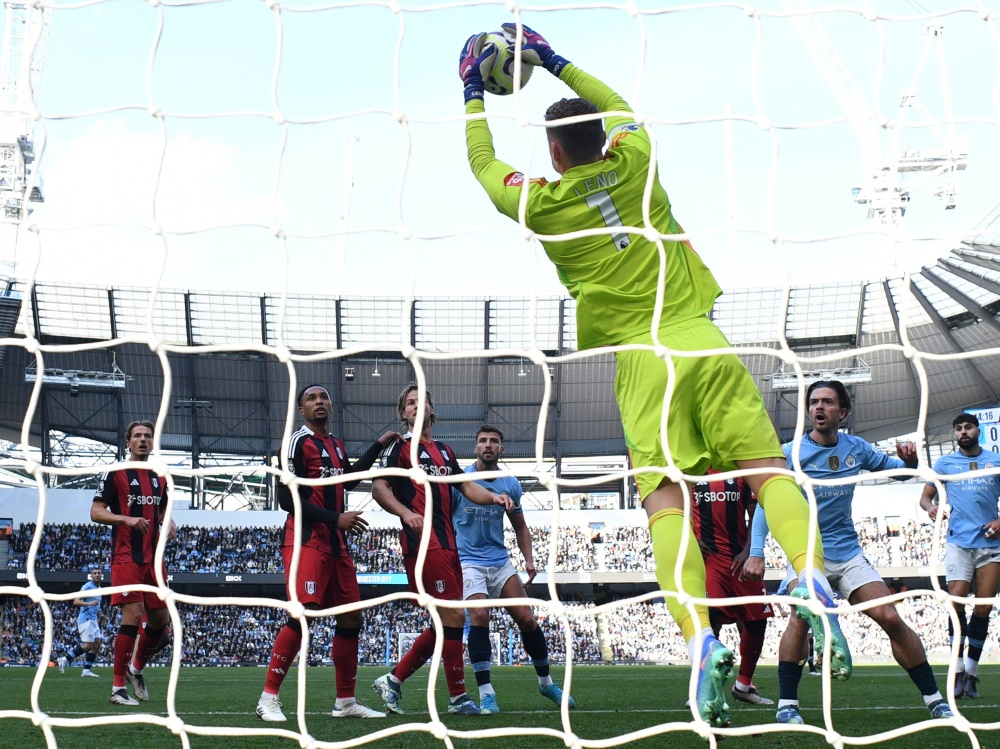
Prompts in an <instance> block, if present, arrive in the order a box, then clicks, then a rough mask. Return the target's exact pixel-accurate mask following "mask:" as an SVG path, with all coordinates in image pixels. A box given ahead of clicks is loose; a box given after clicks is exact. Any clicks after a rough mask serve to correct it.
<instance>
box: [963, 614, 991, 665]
mask: <svg viewBox="0 0 1000 749" xmlns="http://www.w3.org/2000/svg"><path fill="white" fill-rule="evenodd" d="M989 628H990V619H989V617H987V616H976V615H975V614H973V615H972V616H971V617H970V618H969V654H968V656H966V658H965V673H967V674H969V675H970V676H976V675H977V674H978V673H979V658H980V656H982V654H983V647H984V646H985V645H986V635H987V634H988V633H989Z"/></svg>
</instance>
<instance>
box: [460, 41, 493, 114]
mask: <svg viewBox="0 0 1000 749" xmlns="http://www.w3.org/2000/svg"><path fill="white" fill-rule="evenodd" d="M485 39H486V33H485V32H483V33H482V34H473V35H472V36H470V37H469V38H468V39H466V40H465V46H464V47H462V53H461V55H460V56H459V58H458V74H459V76H461V78H462V83H463V84H464V85H465V102H466V103H469V101H471V100H472V99H482V98H483V92H484V90H485V89H484V86H483V79H484V78H487V77H489V74H490V71H491V70H492V69H493V63H494V62H496V58H497V48H496V45H494V44H487V45H485V46H484V45H483V41H484V40H485Z"/></svg>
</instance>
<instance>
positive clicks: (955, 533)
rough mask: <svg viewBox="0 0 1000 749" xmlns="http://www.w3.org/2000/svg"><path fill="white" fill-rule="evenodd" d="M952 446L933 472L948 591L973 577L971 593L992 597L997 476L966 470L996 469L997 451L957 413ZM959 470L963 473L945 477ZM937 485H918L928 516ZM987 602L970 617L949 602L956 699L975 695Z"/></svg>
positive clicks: (960, 589)
mask: <svg viewBox="0 0 1000 749" xmlns="http://www.w3.org/2000/svg"><path fill="white" fill-rule="evenodd" d="M952 427H953V429H954V432H955V441H956V442H957V443H958V449H957V450H955V451H954V452H952V453H949V454H948V455H942V456H941V457H940V458H938V460H937V462H935V463H934V473H936V474H938V475H939V476H940V477H941V479H942V481H943V482H944V488H945V492H946V495H947V496H946V499H947V502H948V507H949V508H950V512H949V515H948V536H947V542H946V543H945V554H944V567H945V579H946V580H947V581H948V592H949V593H951V594H952V595H953V596H958V597H961V598H965V597H966V596H968V595H969V594H970V593H971V591H972V584H973V582H975V587H976V597H977V598H989V599H993V598H995V597H996V594H997V589H998V587H1000V519H998V515H997V505H998V502H1000V475H998V474H997V473H995V472H994V473H992V474H986V475H982V474H980V475H968V474H971V473H973V472H980V471H989V470H991V469H992V470H994V471H996V469H998V468H1000V454H997V453H995V452H993V451H991V450H985V449H983V447H982V446H981V445H980V444H979V419H977V418H976V417H975V416H974V415H973V414H967V413H961V414H959V415H958V416H956V417H955V418H954V420H953V421H952ZM957 474H962V475H964V476H965V478H955V479H948V478H947V477H948V476H955V475H957ZM937 495H938V488H937V486H936V485H935V484H927V485H925V486H924V491H923V494H922V495H921V497H920V506H921V507H922V508H923V509H924V510H926V511H927V514H928V515H929V516H930V518H931V520H934V519H936V518H937V514H938V505H937ZM992 611H993V604H992V603H985V604H980V605H978V606H976V607H974V608H973V610H972V617H971V618H970V619H969V620H968V622H966V619H965V604H958V603H956V604H955V613H956V614H957V615H958V623H959V642H958V662H957V663H956V664H955V690H954V695H955V698H956V699H959V698H961V697H969V698H970V699H979V658H980V656H981V655H982V654H983V646H984V645H985V643H986V636H987V634H989V626H990V613H991V612H992ZM948 634H949V636H950V637H951V638H952V639H954V634H955V633H954V625H953V624H952V619H951V617H950V616H949V617H948ZM966 636H968V638H969V653H968V655H967V656H966V657H965V659H964V662H963V659H962V650H963V648H964V640H965V638H966Z"/></svg>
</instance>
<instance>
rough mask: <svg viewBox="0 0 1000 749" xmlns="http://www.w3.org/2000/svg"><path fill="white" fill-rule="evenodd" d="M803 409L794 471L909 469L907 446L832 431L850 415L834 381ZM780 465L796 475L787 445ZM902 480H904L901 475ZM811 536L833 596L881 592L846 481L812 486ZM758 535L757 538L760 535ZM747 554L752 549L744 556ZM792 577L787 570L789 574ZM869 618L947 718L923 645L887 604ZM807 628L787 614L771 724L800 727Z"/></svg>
mask: <svg viewBox="0 0 1000 749" xmlns="http://www.w3.org/2000/svg"><path fill="white" fill-rule="evenodd" d="M806 404H807V405H808V407H809V418H810V420H811V421H812V430H811V431H810V432H808V433H807V434H805V435H803V436H802V440H801V442H800V448H799V450H800V452H799V458H800V462H801V466H802V470H803V471H804V472H805V473H806V474H807V475H808V476H809V477H810V478H814V479H822V480H832V479H839V478H845V477H849V476H857V475H858V474H860V473H861V471H863V470H867V471H885V470H890V469H893V468H916V466H917V453H916V447H915V446H914V444H913V443H912V442H903V443H900V444H898V445H897V446H896V452H897V454H898V455H899V458H893V457H890V456H889V455H886V454H885V453H882V452H879V451H878V450H876V449H874V448H873V447H872V446H871V445H869V444H868V443H867V442H865V441H864V440H862V439H859V438H857V437H854V436H852V435H850V434H844V433H842V432H841V431H840V425H841V423H842V422H844V421H845V420H846V419H847V415H848V414H849V413H850V412H851V397H850V395H849V394H848V392H847V388H846V387H844V384H843V383H842V382H839V381H838V380H820V381H818V382H814V383H812V384H811V385H810V386H809V388H808V389H807V391H806ZM785 455H786V456H787V459H788V467H789V468H790V469H793V470H797V466H796V465H795V461H794V459H793V451H792V445H786V446H785ZM901 478H903V479H905V478H906V477H905V476H904V477H901ZM813 490H814V493H815V495H816V508H817V514H818V518H819V531H820V535H821V536H822V539H823V555H824V557H825V559H826V577H827V579H828V580H829V581H830V584H831V585H832V586H834V587H835V588H837V589H839V590H840V594H841V595H842V596H843V597H844V598H846V599H847V600H848V602H850V603H851V605H856V604H859V603H864V602H867V601H872V600H875V599H877V598H882V597H884V596H888V595H889V588H888V587H887V586H886V584H885V582H884V581H883V580H882V577H881V575H879V573H878V571H877V570H876V569H875V568H874V567H873V566H872V565H871V563H870V562H869V561H868V560H867V559H865V555H864V552H863V551H862V549H861V543H860V542H859V541H858V535H857V532H856V531H855V529H854V520H853V518H852V515H851V503H852V501H853V499H854V484H846V485H841V486H814V487H813ZM764 515H765V513H763V512H760V511H758V512H756V513H754V541H753V543H752V545H751V546H752V548H754V549H759V548H763V538H765V537H766V535H767V532H766V530H763V527H764V526H765V525H766V520H765V518H764ZM762 532H763V535H761V533H762ZM751 553H753V552H751ZM791 574H793V575H794V572H793V573H791ZM864 613H865V614H867V615H868V616H869V617H871V619H873V620H874V621H875V623H876V624H878V625H879V626H880V627H881V628H882V629H883V630H884V631H885V633H886V634H887V635H888V636H889V641H890V642H891V643H892V654H893V656H894V657H895V658H896V662H897V663H899V665H900V666H902V667H903V668H904V669H905V670H906V672H907V674H909V676H910V678H911V679H912V680H913V683H914V684H916V686H917V688H918V689H919V690H920V694H921V695H922V696H923V699H924V704H926V705H927V707H928V708H929V709H930V711H931V715H932V716H933V717H935V718H948V717H951V715H952V712H951V708H950V707H949V706H948V703H947V702H946V701H945V700H944V698H943V697H942V696H941V692H940V691H939V690H938V687H937V680H936V679H935V678H934V672H933V671H932V670H931V667H930V664H928V662H927V654H926V652H925V650H924V646H923V643H922V642H921V641H920V638H919V637H918V636H917V634H916V632H914V631H913V630H912V629H911V628H910V627H909V625H908V624H907V623H906V622H905V621H903V619H902V618H901V617H900V616H899V613H898V612H897V611H896V607H895V606H894V605H893V604H892V603H888V602H886V603H882V604H879V605H876V606H873V607H872V608H869V609H865V611H864ZM808 629H809V625H808V624H807V623H806V622H805V621H804V620H802V619H799V618H797V617H794V616H793V617H789V620H788V628H787V629H786V630H785V634H784V636H783V637H782V638H781V644H780V646H779V648H778V713H777V720H778V722H779V723H802V722H803V721H802V716H801V715H800V714H799V699H798V688H799V681H800V680H801V679H802V663H803V662H804V661H805V657H804V656H805V647H806V638H807V633H808Z"/></svg>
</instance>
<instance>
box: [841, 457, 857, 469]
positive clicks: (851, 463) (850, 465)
mask: <svg viewBox="0 0 1000 749" xmlns="http://www.w3.org/2000/svg"><path fill="white" fill-rule="evenodd" d="M857 464H858V459H857V458H855V457H854V456H853V455H848V456H847V457H846V458H844V465H846V466H847V467H848V468H854V466H856V465H857Z"/></svg>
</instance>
